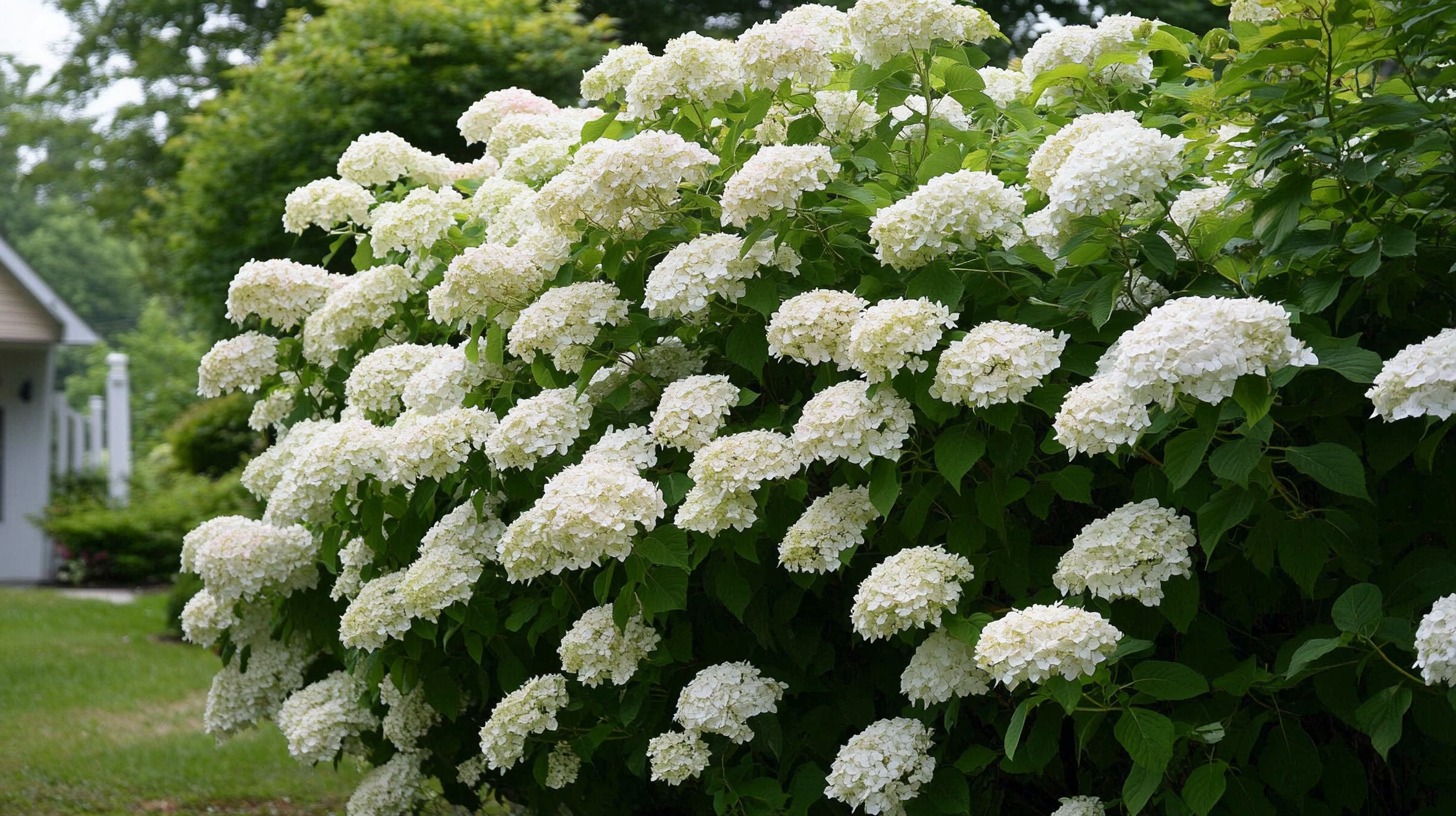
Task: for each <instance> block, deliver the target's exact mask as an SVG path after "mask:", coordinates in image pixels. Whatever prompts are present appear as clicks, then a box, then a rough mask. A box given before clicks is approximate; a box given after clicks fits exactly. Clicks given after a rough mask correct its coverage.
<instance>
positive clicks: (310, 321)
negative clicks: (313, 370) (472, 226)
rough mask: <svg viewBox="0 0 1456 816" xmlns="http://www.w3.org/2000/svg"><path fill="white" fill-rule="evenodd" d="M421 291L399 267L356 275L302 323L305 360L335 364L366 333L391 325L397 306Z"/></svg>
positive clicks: (380, 267)
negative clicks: (342, 352)
mask: <svg viewBox="0 0 1456 816" xmlns="http://www.w3.org/2000/svg"><path fill="white" fill-rule="evenodd" d="M419 288H420V285H419V283H418V282H417V281H415V279H414V278H412V277H410V274H409V273H408V272H406V271H405V269H404V267H402V266H398V265H396V264H387V265H384V266H375V267H371V268H369V269H366V270H364V271H363V272H359V273H357V274H355V275H353V276H352V277H350V278H349V280H348V281H347V282H345V283H344V284H343V285H341V286H340V287H339V288H338V289H335V290H334V292H333V294H331V295H329V296H328V298H327V299H325V300H324V305H323V306H320V307H319V308H318V310H317V311H315V312H314V313H313V314H311V315H309V316H308V318H307V319H306V320H304V321H303V356H304V358H306V359H307V360H308V361H309V362H312V363H317V364H319V365H333V363H334V361H335V360H336V359H338V356H339V352H340V351H342V350H343V349H345V348H347V347H349V346H351V345H353V344H354V343H356V342H358V340H359V338H360V337H362V336H363V334H364V332H366V331H368V330H369V329H377V328H379V327H380V326H386V325H389V324H390V323H391V322H392V319H393V317H394V310H395V306H396V305H397V304H400V303H403V302H404V301H406V300H408V299H409V296H410V295H412V294H414V293H415V292H417V291H419Z"/></svg>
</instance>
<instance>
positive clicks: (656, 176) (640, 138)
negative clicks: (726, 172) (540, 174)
mask: <svg viewBox="0 0 1456 816" xmlns="http://www.w3.org/2000/svg"><path fill="white" fill-rule="evenodd" d="M717 163H718V157H717V156H715V155H713V153H712V152H710V151H708V150H706V149H705V148H703V147H701V146H699V145H696V144H693V143H692V142H689V141H687V140H685V139H683V137H681V136H679V135H677V134H676V133H671V132H667V131H660V130H647V131H643V132H642V133H638V134H636V135H635V136H632V137H631V138H628V139H622V140H613V139H598V140H597V141H594V142H591V143H590V144H587V145H584V146H582V148H581V149H580V150H578V151H577V152H576V156H575V158H573V159H572V163H571V166H570V167H569V168H568V169H567V170H566V172H564V173H561V174H560V175H558V176H556V177H555V178H553V179H551V181H549V182H547V183H546V185H545V186H543V187H542V188H541V193H540V195H539V196H537V197H536V198H535V200H534V203H533V208H534V210H535V212H536V213H537V214H538V215H539V216H540V217H541V219H542V221H543V222H544V223H548V224H554V225H557V226H559V227H568V226H571V225H574V224H576V223H577V222H578V221H586V222H589V223H591V224H595V225H598V226H601V227H604V228H607V229H620V230H625V231H627V232H635V231H637V230H639V229H650V228H651V227H654V226H657V225H659V224H661V223H662V219H663V218H665V217H666V215H665V212H666V211H665V210H664V208H668V209H670V208H671V207H672V206H673V205H674V204H676V203H677V200H678V191H679V189H680V188H681V187H682V186H683V185H694V186H696V185H698V184H701V183H702V182H703V181H704V180H706V179H707V177H708V172H709V168H711V167H712V166H713V165H716V164H717Z"/></svg>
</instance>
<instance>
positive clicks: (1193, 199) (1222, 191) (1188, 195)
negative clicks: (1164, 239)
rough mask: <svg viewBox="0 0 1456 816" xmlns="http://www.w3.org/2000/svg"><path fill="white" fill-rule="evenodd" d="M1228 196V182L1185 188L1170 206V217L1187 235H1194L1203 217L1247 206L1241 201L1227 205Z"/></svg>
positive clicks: (1235, 210)
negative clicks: (1234, 204) (1238, 203)
mask: <svg viewBox="0 0 1456 816" xmlns="http://www.w3.org/2000/svg"><path fill="white" fill-rule="evenodd" d="M1228 197H1229V186H1228V185H1227V184H1215V185H1213V186H1211V187H1202V188H1199V189H1196V190H1184V191H1183V192H1181V193H1179V194H1178V197H1177V198H1175V199H1173V203H1172V204H1171V205H1170V206H1169V207H1168V219H1169V220H1170V221H1172V222H1173V223H1174V224H1177V225H1178V228H1179V229H1181V230H1182V231H1183V233H1184V234H1185V235H1192V234H1193V233H1194V229H1195V226H1196V225H1197V224H1198V223H1199V220H1200V219H1201V218H1205V217H1207V216H1209V215H1210V214H1217V213H1220V212H1237V211H1239V210H1241V209H1243V208H1244V206H1247V205H1246V204H1243V203H1241V204H1240V205H1237V206H1235V207H1232V208H1229V207H1226V204H1227V201H1228Z"/></svg>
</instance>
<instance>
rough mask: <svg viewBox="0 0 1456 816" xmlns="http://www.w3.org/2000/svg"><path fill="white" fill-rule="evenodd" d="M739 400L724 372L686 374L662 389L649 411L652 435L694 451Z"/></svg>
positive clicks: (668, 444) (667, 444)
mask: <svg viewBox="0 0 1456 816" xmlns="http://www.w3.org/2000/svg"><path fill="white" fill-rule="evenodd" d="M736 404H738V386H736V385H734V384H733V383H732V381H730V380H729V379H728V377H727V376H726V375H723V374H697V375H694V376H692V377H685V378H683V379H681V380H678V381H677V382H675V383H672V384H670V385H668V386H667V388H664V389H663V390H662V401H661V402H659V403H658V404H657V410H656V411H654V412H653V413H652V425H651V426H650V427H651V429H652V436H653V438H655V439H656V440H657V444H658V445H660V446H662V447H664V448H678V449H680V450H685V451H695V450H697V449H698V448H701V447H702V446H704V445H706V444H708V443H709V442H711V441H712V439H713V437H715V436H717V435H718V432H719V431H721V430H723V425H724V423H726V422H727V421H728V412H729V411H731V410H732V409H733V406H734V405H736Z"/></svg>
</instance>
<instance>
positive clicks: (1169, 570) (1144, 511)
mask: <svg viewBox="0 0 1456 816" xmlns="http://www.w3.org/2000/svg"><path fill="white" fill-rule="evenodd" d="M1196 543H1197V539H1195V537H1194V535H1193V522H1191V521H1189V520H1188V518H1187V517H1186V516H1180V515H1178V513H1177V512H1176V511H1174V510H1171V509H1169V508H1167V507H1163V506H1162V505H1160V504H1158V500H1157V499H1147V500H1146V501H1141V502H1137V503H1136V504H1127V505H1123V506H1122V507H1119V508H1117V509H1116V510H1113V511H1112V512H1111V513H1110V514H1108V515H1107V516H1105V517H1104V518H1100V519H1098V520H1096V521H1094V522H1092V523H1091V524H1088V525H1087V526H1086V527H1083V528H1082V532H1080V533H1078V534H1077V537H1076V538H1074V539H1072V549H1070V550H1068V551H1067V552H1066V553H1065V554H1064V555H1063V556H1062V559H1061V561H1059V562H1058V563H1057V571H1056V573H1055V574H1054V575H1053V576H1052V583H1053V584H1055V585H1056V587H1057V589H1059V590H1061V592H1062V594H1063V595H1071V594H1073V593H1076V592H1082V591H1084V590H1085V591H1088V592H1091V593H1092V594H1093V595H1095V596H1097V597H1099V598H1107V599H1108V600H1111V599H1113V598H1137V599H1138V600H1139V601H1141V602H1142V603H1143V605H1145V606H1157V605H1158V604H1160V603H1162V602H1163V582H1164V581H1167V580H1168V579H1170V578H1174V577H1177V576H1179V575H1187V574H1189V570H1190V569H1191V568H1192V567H1193V558H1192V556H1191V555H1190V554H1189V552H1190V550H1192V548H1193V546H1194V545H1195V544H1196Z"/></svg>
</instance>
